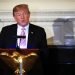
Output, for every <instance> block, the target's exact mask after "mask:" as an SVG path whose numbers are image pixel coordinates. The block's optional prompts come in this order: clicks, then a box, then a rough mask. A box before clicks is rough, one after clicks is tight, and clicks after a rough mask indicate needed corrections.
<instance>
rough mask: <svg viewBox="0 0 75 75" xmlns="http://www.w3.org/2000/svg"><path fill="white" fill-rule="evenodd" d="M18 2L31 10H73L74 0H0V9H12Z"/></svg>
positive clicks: (74, 8) (74, 7)
mask: <svg viewBox="0 0 75 75" xmlns="http://www.w3.org/2000/svg"><path fill="white" fill-rule="evenodd" d="M20 3H27V4H28V5H29V8H30V10H31V11H35V10H36V11H42V10H43V11H58V10H61V11H64V10H65V11H71V10H75V0H0V10H12V8H13V7H14V6H15V5H16V4H20Z"/></svg>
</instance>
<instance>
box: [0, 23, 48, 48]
mask: <svg viewBox="0 0 75 75" xmlns="http://www.w3.org/2000/svg"><path fill="white" fill-rule="evenodd" d="M16 36H17V24H13V25H10V26H6V27H3V28H2V31H1V42H0V45H1V47H2V48H16V44H17V43H16V42H17V37H16ZM45 47H47V41H46V34H45V31H44V29H43V28H41V27H38V26H36V25H33V24H29V34H28V45H27V48H38V49H41V48H45Z"/></svg>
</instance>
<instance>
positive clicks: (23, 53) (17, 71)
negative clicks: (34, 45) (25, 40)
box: [0, 49, 39, 75]
mask: <svg viewBox="0 0 75 75" xmlns="http://www.w3.org/2000/svg"><path fill="white" fill-rule="evenodd" d="M38 53H39V50H38V49H22V50H21V49H20V50H16V49H0V60H2V61H3V62H4V63H5V64H6V65H7V66H8V67H10V68H11V70H13V72H14V73H13V74H14V75H27V72H29V71H30V70H31V69H32V67H33V65H34V64H35V62H36V60H37V59H38V57H39V56H38ZM2 75H3V74H2Z"/></svg>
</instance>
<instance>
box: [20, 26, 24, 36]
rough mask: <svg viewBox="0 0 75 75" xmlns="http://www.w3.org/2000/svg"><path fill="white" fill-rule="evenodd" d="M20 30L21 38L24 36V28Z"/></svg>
mask: <svg viewBox="0 0 75 75" xmlns="http://www.w3.org/2000/svg"><path fill="white" fill-rule="evenodd" d="M21 30H22V31H21V35H22V36H25V31H24V30H25V28H24V27H23V28H22V29H21Z"/></svg>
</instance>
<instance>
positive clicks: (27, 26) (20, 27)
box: [17, 24, 29, 30]
mask: <svg viewBox="0 0 75 75" xmlns="http://www.w3.org/2000/svg"><path fill="white" fill-rule="evenodd" d="M17 26H18V28H19V29H22V26H21V25H19V24H18V25H17ZM24 28H25V29H26V30H28V29H29V24H28V25H26V26H25V27H24Z"/></svg>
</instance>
